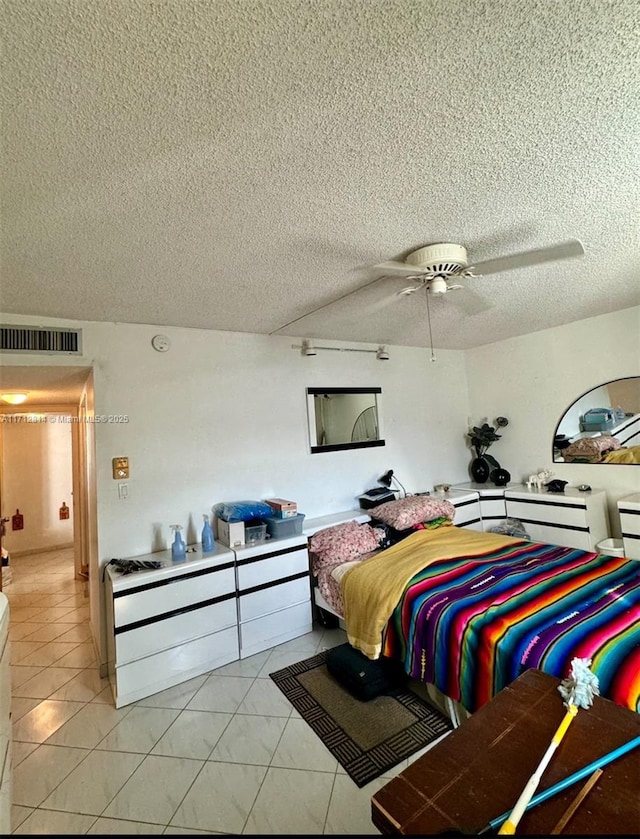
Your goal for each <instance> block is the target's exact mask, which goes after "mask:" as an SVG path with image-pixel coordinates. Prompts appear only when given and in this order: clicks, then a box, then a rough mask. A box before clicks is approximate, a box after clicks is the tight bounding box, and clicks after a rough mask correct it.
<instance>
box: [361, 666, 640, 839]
mask: <svg viewBox="0 0 640 839" xmlns="http://www.w3.org/2000/svg"><path fill="white" fill-rule="evenodd" d="M558 685H559V680H558V679H556V678H553V677H552V676H548V675H547V674H546V673H542V672H541V671H539V670H527V671H526V672H525V673H523V674H522V675H521V676H520V677H519V678H518V679H517V680H516V681H515V682H513V683H512V684H511V685H509V686H508V687H507V688H505V689H504V690H502V691H500V693H499V694H498V695H497V696H496V697H495V698H494V699H493V700H492V701H491V702H489V703H488V704H487V705H484V706H483V707H482V708H480V710H478V711H476V713H475V714H473V715H472V716H471V717H470V718H469V719H468V720H466V721H465V722H464V723H462V725H461V726H460V727H459V728H457V729H456V730H455V731H453V732H452V733H451V734H449V735H448V736H447V737H446V738H445V739H444V740H442V741H441V742H440V743H438V744H437V745H436V746H434V747H433V748H432V749H431V750H430V751H428V752H427V753H426V754H425V755H423V756H422V757H421V758H419V759H418V760H416V761H415V762H414V763H413V764H411V766H409V767H408V768H407V769H405V770H404V772H402V773H401V774H400V775H398V776H397V777H396V778H394V779H393V780H391V781H389V783H388V784H386V785H385V786H384V787H382V788H381V789H380V790H378V792H376V793H375V795H374V796H373V797H372V800H371V817H372V821H373V823H374V825H375V826H376V827H377V828H378V830H379V831H380V832H381V833H384V834H387V835H423V836H425V835H426V836H433V835H436V834H440V833H447V832H448V833H456V832H463V833H477V832H479V831H480V830H481V829H482V828H483V827H485V826H486V825H487V824H488V823H489V822H490V821H491V820H492V819H494V818H496V817H497V816H500V815H501V814H502V813H504V812H505V811H508V810H510V809H511V808H512V807H513V805H514V804H515V802H516V800H517V799H518V796H519V795H520V793H521V792H522V789H523V787H524V785H525V784H526V782H527V780H528V779H529V777H530V776H531V775H532V774H533V772H534V771H535V769H536V767H537V766H538V763H539V762H540V759H541V758H542V756H543V754H544V752H545V751H546V749H547V747H548V746H549V743H550V742H551V738H552V737H553V734H554V732H555V730H556V728H557V727H558V725H559V723H560V721H561V720H562V718H563V716H564V713H565V710H566V709H565V707H564V705H563V702H562V697H561V696H560V693H559V692H558ZM639 735H640V714H637V713H635V712H634V711H630V710H628V709H625V708H622V707H620V706H618V705H616V704H614V703H613V702H610V701H609V700H607V699H602V698H601V697H595V700H594V703H593V705H592V707H591V708H588V709H580V710H579V711H578V714H577V716H576V717H575V719H574V720H573V722H572V723H571V725H570V726H569V729H568V730H567V733H566V734H565V736H564V738H563V740H562V741H561V743H560V745H559V746H558V749H557V751H556V753H555V755H554V756H553V758H552V759H551V763H550V764H549V766H548V767H547V769H546V770H545V772H544V774H543V776H542V779H541V782H540V785H539V786H538V790H537V792H542V791H543V790H544V789H546V788H548V787H550V786H552V785H553V784H555V783H557V782H558V781H560V780H562V779H563V778H565V777H566V776H567V775H570V774H571V773H573V772H576V771H577V770H578V769H581V768H582V767H583V766H586V765H588V764H589V763H591V762H592V761H594V760H596V759H597V758H599V757H601V756H602V755H604V754H606V753H607V752H610V751H611V750H612V749H615V748H617V747H618V746H621V745H623V744H624V743H627V742H629V741H630V740H632V739H633V738H634V737H638V736H639ZM586 780H587V779H586V778H585V779H583V780H582V781H579V782H578V783H577V784H574V785H573V786H571V787H568V788H567V789H566V790H564V791H563V792H561V793H558V794H557V795H555V796H553V797H552V798H550V799H548V800H547V801H545V802H543V803H542V804H539V805H537V806H536V807H533V808H531V809H530V810H528V811H527V812H525V814H524V815H523V817H522V819H521V820H520V823H519V824H518V826H517V829H516V833H517V834H522V835H549V833H550V832H551V830H552V829H553V828H554V826H555V825H556V823H557V822H558V821H559V820H560V818H561V817H562V815H563V814H564V813H565V811H566V810H567V808H568V807H569V805H570V804H571V802H572V801H573V799H574V798H575V796H576V795H577V794H578V792H579V791H580V789H581V787H582V786H583V785H584V784H585V782H586ZM562 833H571V834H581V835H601V834H629V835H638V834H640V749H635V750H634V751H631V752H628V753H627V754H625V755H623V756H622V757H620V758H618V759H617V760H616V761H614V762H612V763H610V764H608V765H607V766H605V767H604V768H603V774H602V776H601V777H600V778H599V780H598V781H597V783H596V784H595V786H594V787H593V788H592V789H591V791H590V792H589V794H588V795H587V796H586V798H585V799H584V801H583V802H582V804H581V805H580V807H578V809H577V811H576V812H575V814H574V815H573V816H572V818H571V819H570V820H569V822H568V824H567V825H566V826H565V827H564V829H563V830H562Z"/></svg>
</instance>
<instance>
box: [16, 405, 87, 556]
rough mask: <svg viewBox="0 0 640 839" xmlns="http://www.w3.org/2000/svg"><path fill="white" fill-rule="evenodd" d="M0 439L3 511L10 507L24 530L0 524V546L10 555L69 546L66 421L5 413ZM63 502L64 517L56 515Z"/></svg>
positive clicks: (68, 429)
mask: <svg viewBox="0 0 640 839" xmlns="http://www.w3.org/2000/svg"><path fill="white" fill-rule="evenodd" d="M4 418H5V419H6V422H3V425H2V430H3V435H2V436H3V440H2V460H3V463H2V475H3V487H2V489H3V514H4V515H5V516H7V517H8V518H9V519H11V517H12V516H13V515H14V513H15V512H16V509H18V508H19V509H20V513H21V514H22V516H23V523H24V529H23V530H13V529H12V522H11V521H9V522H8V523H7V525H6V535H5V537H4V538H3V545H4V547H5V548H6V549H7V550H8V551H9V553H10V554H11V555H12V556H16V555H18V554H20V553H28V552H33V551H40V550H47V549H53V548H56V547H62V546H68V545H72V544H73V503H72V502H73V497H72V488H73V476H72V470H71V424H70V423H69V422H64V421H63V420H65V419H67V418H65V417H63V416H61V415H56V414H49V415H47V416H44V415H43V419H44V421H37V422H33V421H28V420H27V418H26V417H18V416H12V415H11V414H5V415H4ZM63 503H66V505H67V507H69V518H68V519H62V520H61V519H60V507H62V504H63Z"/></svg>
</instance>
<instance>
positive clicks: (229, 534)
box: [216, 518, 245, 548]
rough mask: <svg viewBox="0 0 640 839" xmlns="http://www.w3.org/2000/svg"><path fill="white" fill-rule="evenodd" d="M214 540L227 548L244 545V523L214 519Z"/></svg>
mask: <svg viewBox="0 0 640 839" xmlns="http://www.w3.org/2000/svg"><path fill="white" fill-rule="evenodd" d="M216 533H217V536H216V539H217V540H218V542H222V544H223V545H227V547H229V548H234V547H236V548H237V547H238V545H244V543H245V539H244V522H243V521H224V519H218V518H217V519H216Z"/></svg>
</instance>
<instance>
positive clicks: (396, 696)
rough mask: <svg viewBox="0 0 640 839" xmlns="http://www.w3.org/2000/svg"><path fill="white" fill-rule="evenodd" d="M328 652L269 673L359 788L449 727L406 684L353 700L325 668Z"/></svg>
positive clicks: (440, 716)
mask: <svg viewBox="0 0 640 839" xmlns="http://www.w3.org/2000/svg"><path fill="white" fill-rule="evenodd" d="M326 655H327V654H326V652H322V653H318V655H315V656H313V657H312V658H307V659H304V661H299V662H297V663H296V664H292V665H291V666H290V667H284V668H283V669H282V670H278V671H277V672H275V673H270V674H269V675H270V677H271V678H272V679H273V681H274V682H275V684H276V685H277V686H278V688H280V690H281V691H282V693H284V695H285V696H286V697H287V699H288V700H289V702H291V704H292V705H293V707H294V708H295V709H296V711H297V712H298V713H299V714H300V716H301V717H302V719H303V720H304V721H305V722H306V723H308V725H310V726H311V728H312V729H313V730H314V731H315V733H316V734H317V735H318V737H319V738H320V739H321V740H322V742H323V743H324V744H325V746H326V747H327V748H328V749H329V751H330V752H331V754H332V755H333V756H334V757H335V758H336V760H337V761H338V763H339V764H340V765H341V766H342V767H343V768H344V770H345V771H346V772H347V773H348V775H349V777H350V778H351V779H352V780H353V781H354V782H355V783H356V784H357V785H358V786H359V787H363V786H364V785H365V784H368V783H369V781H372V780H373V779H374V778H377V777H378V776H379V775H382V774H383V773H384V772H386V771H387V770H388V769H391V768H392V767H393V766H396V765H397V764H398V763H400V761H401V760H403V759H404V758H407V757H409V756H410V755H412V754H413V753H414V752H417V751H418V750H420V749H423V748H424V747H425V746H428V745H429V743H431V742H432V741H433V740H436V739H437V738H438V737H440V736H442V735H443V734H444V733H445V732H447V731H450V730H451V723H450V722H449V720H448V719H447V717H445V716H444V715H443V714H441V713H440V712H439V711H437V710H436V709H435V708H433V706H431V705H429V704H428V703H427V702H425V701H423V700H422V699H421V698H420V697H419V696H417V695H416V694H415V693H413V691H411V690H409V689H408V688H399V689H396V690H394V691H393V692H392V693H389V694H386V695H384V696H378V697H376V698H375V699H371V700H369V701H368V702H361V701H360V700H359V699H355V698H354V697H353V696H351V694H350V693H349V692H348V691H347V690H345V689H344V688H343V687H341V685H340V684H339V683H338V682H337V681H336V679H335V678H334V677H333V676H332V675H331V674H330V673H329V671H328V670H327V667H326V664H325V659H326Z"/></svg>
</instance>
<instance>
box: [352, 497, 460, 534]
mask: <svg viewBox="0 0 640 839" xmlns="http://www.w3.org/2000/svg"><path fill="white" fill-rule="evenodd" d="M455 512H456V508H455V507H454V506H453V504H452V503H451V502H450V501H446V500H440V499H437V498H431V497H430V496H428V495H409V496H408V497H407V498H400V499H398V500H397V501H387V503H386V504H380V505H379V506H378V507H373V508H372V509H371V510H367V515H369V516H370V517H371V518H372V519H377V520H378V521H382V522H384V523H385V524H388V525H389V527H395V529H396V530H407V529H408V528H410V527H415V525H416V524H420V522H423V521H431V520H432V519H437V518H440V517H441V516H443V517H445V518H448V519H451V521H453V517H454V515H455Z"/></svg>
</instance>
